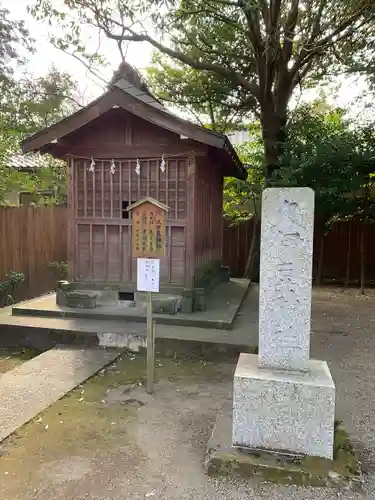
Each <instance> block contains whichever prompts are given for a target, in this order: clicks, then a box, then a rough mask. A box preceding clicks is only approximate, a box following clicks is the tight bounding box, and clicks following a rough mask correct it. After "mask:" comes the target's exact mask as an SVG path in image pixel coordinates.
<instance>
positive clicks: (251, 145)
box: [224, 124, 264, 223]
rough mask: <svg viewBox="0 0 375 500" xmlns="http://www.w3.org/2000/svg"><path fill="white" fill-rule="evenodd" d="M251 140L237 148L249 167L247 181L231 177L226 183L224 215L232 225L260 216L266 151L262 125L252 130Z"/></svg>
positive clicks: (242, 159)
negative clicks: (262, 136) (262, 137)
mask: <svg viewBox="0 0 375 500" xmlns="http://www.w3.org/2000/svg"><path fill="white" fill-rule="evenodd" d="M251 132H252V137H251V140H250V141H248V142H245V143H243V144H241V145H239V146H237V147H236V151H237V153H238V155H239V157H240V159H241V161H242V162H243V163H244V164H245V165H248V176H247V179H246V181H243V180H240V179H235V178H234V177H229V178H227V179H225V181H224V215H225V217H227V218H228V219H229V220H230V221H231V222H232V223H237V222H239V221H241V220H246V219H249V218H251V217H253V216H257V215H259V211H260V200H261V196H262V190H263V186H264V170H263V160H264V150H263V144H262V140H261V137H260V125H259V124H257V125H256V126H254V127H253V128H252V131H251Z"/></svg>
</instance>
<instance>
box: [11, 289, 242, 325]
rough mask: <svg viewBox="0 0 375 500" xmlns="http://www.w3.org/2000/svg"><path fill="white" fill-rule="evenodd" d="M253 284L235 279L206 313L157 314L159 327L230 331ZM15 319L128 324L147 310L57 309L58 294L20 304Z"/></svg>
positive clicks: (124, 307)
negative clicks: (121, 321) (103, 320)
mask: <svg viewBox="0 0 375 500" xmlns="http://www.w3.org/2000/svg"><path fill="white" fill-rule="evenodd" d="M249 284H250V282H249V280H246V279H232V280H230V281H229V282H226V283H221V284H220V285H218V286H217V287H216V288H215V290H214V291H213V293H212V294H211V295H209V296H208V297H207V301H206V310H205V311H200V312H195V313H191V314H183V313H177V314H175V315H167V314H156V315H155V316H154V317H155V321H156V323H157V324H159V325H174V326H190V327H197V328H208V329H223V330H230V329H232V327H233V323H234V320H235V317H236V315H237V313H238V311H239V309H240V307H241V305H242V303H243V301H244V299H245V297H246V294H247V292H248V289H249ZM12 314H13V315H14V316H37V317H48V318H61V317H63V318H85V319H91V320H93V319H106V320H119V319H121V320H127V321H131V322H133V323H139V322H140V323H145V322H146V309H145V307H144V306H138V307H130V306H129V303H124V304H119V305H117V304H116V305H101V306H98V307H96V308H95V309H81V308H80V309H73V308H69V307H63V306H58V305H56V294H54V293H53V294H49V295H45V296H44V297H39V298H37V299H33V300H28V301H26V302H22V303H20V304H16V305H15V306H14V307H13V308H12Z"/></svg>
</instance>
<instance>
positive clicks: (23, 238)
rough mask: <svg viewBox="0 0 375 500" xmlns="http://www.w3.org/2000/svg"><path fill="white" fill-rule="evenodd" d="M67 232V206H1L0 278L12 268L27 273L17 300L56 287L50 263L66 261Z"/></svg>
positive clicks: (17, 294)
mask: <svg viewBox="0 0 375 500" xmlns="http://www.w3.org/2000/svg"><path fill="white" fill-rule="evenodd" d="M66 235H67V210H66V208H46V207H44V208H1V209H0V280H1V281H2V280H3V279H5V275H6V273H8V272H9V271H10V270H12V271H16V272H22V273H24V274H25V278H26V281H25V283H24V284H22V285H21V286H20V287H19V288H18V289H17V291H16V298H17V300H22V299H25V298H29V297H36V296H37V295H40V294H42V293H45V292H48V291H50V290H54V289H55V287H56V281H57V279H59V278H58V277H57V276H56V275H55V274H54V272H53V271H52V270H51V269H50V268H49V267H48V263H49V262H52V261H66V260H67V241H66Z"/></svg>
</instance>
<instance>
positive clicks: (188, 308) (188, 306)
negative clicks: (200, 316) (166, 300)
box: [180, 290, 194, 313]
mask: <svg viewBox="0 0 375 500" xmlns="http://www.w3.org/2000/svg"><path fill="white" fill-rule="evenodd" d="M193 303H194V301H193V290H184V291H183V292H182V299H181V307H180V312H182V313H191V312H193Z"/></svg>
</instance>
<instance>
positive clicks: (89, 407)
mask: <svg viewBox="0 0 375 500" xmlns="http://www.w3.org/2000/svg"><path fill="white" fill-rule="evenodd" d="M374 302H375V297H374V296H371V297H365V298H362V297H360V296H356V295H354V296H353V295H350V294H348V295H343V294H342V293H341V292H337V291H333V290H328V289H327V290H326V289H321V290H317V291H314V308H313V339H312V355H313V356H314V357H318V358H322V359H326V360H327V361H328V362H329V365H330V367H331V370H332V373H333V376H334V379H335V382H336V385H337V393H338V401H337V410H338V415H339V416H342V417H343V419H344V421H345V424H346V427H347V428H348V430H349V431H350V433H351V435H352V436H353V437H354V438H355V440H356V442H357V445H358V448H359V449H360V453H361V458H362V459H363V460H364V465H365V467H366V470H367V471H368V472H367V474H366V489H367V492H366V493H365V497H367V498H375V467H374V466H375V435H374V428H375V363H374V362H373V358H374V341H373V337H374V334H375V329H374V321H375V318H374V315H373V313H372V310H373V309H374V307H373V304H374ZM234 367H235V364H234V363H225V364H223V363H221V364H215V363H212V362H210V363H208V362H203V361H192V360H185V361H179V360H172V359H159V361H158V367H157V373H158V382H157V385H156V388H157V392H156V394H155V396H151V397H150V396H147V395H146V394H145V391H144V388H143V387H142V386H140V385H139V384H140V383H142V380H143V376H144V359H143V358H141V357H135V356H124V357H123V359H121V360H119V361H118V362H117V363H116V364H115V365H113V366H112V367H110V368H109V369H108V370H106V371H105V372H103V373H101V374H99V375H98V376H96V377H94V378H93V379H91V380H90V381H88V382H87V383H86V384H85V385H84V386H82V387H80V388H78V389H77V390H75V391H73V392H72V393H71V394H69V395H68V396H67V397H65V398H63V399H62V400H60V401H58V402H57V403H56V404H55V405H53V406H52V407H51V408H50V409H48V410H47V411H45V412H44V413H43V415H41V417H40V418H39V419H36V420H35V421H33V422H31V423H30V424H28V425H26V426H25V427H23V428H22V429H21V430H20V432H19V433H18V434H17V435H16V436H14V437H13V438H11V439H9V440H8V441H7V442H5V443H4V444H3V447H2V451H3V455H2V456H1V457H0V484H1V492H2V498H4V499H6V500H50V499H51V498H54V499H55V500H63V499H64V500H83V499H90V500H120V499H121V500H124V499H129V500H130V499H131V500H138V499H144V498H150V499H155V500H159V499H160V500H172V499H173V500H178V499H182V500H183V499H189V500H190V499H191V500H193V499H194V500H210V499H215V500H224V499H225V500H228V499H233V500H240V499H247V500H253V499H254V500H255V499H270V500H271V499H272V500H281V499H288V500H323V499H324V500H334V499H337V498H338V496H337V492H336V491H332V490H328V489H314V490H313V489H309V488H305V489H303V488H297V487H296V488H294V487H278V486H273V485H253V484H250V483H245V482H242V481H238V480H226V479H220V480H216V479H211V478H208V477H207V476H206V475H205V473H204V470H203V468H202V461H203V458H204V450H205V446H206V442H207V438H208V435H209V433H210V429H211V426H212V423H213V421H214V419H215V416H216V412H217V410H218V408H219V407H220V406H221V404H222V403H223V401H225V400H226V399H229V398H230V391H231V385H232V374H233V370H234ZM0 455H1V450H0ZM339 498H340V499H341V500H357V499H358V500H359V499H361V498H363V494H359V493H353V492H348V491H342V492H340V494H339Z"/></svg>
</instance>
